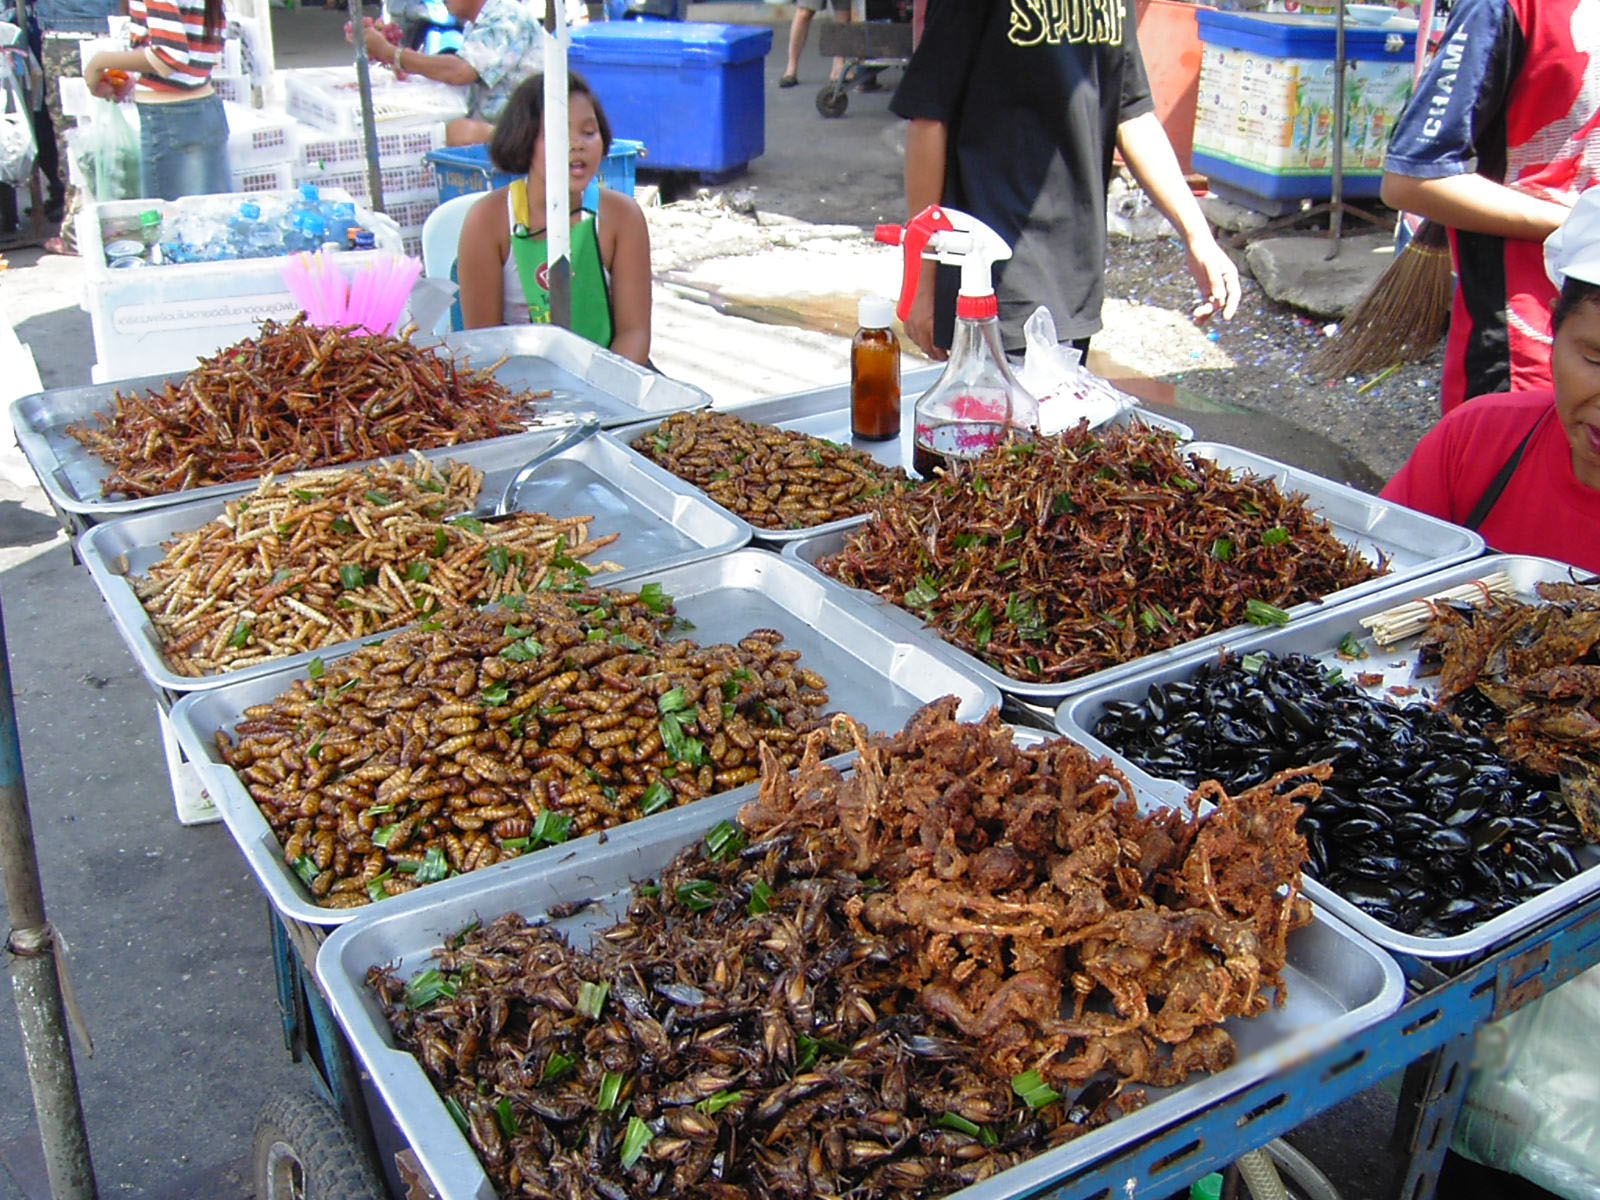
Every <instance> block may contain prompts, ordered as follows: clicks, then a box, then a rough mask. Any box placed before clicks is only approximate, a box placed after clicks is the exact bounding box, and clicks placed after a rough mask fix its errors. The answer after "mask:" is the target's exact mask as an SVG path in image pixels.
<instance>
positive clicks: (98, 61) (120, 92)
mask: <svg viewBox="0 0 1600 1200" xmlns="http://www.w3.org/2000/svg"><path fill="white" fill-rule="evenodd" d="M159 65H160V63H159V60H152V58H151V55H150V52H149V51H148V50H102V51H100V53H98V54H96V55H94V56H93V57H92V58H90V59H89V65H88V66H86V67H84V68H83V81H84V83H86V84H88V85H89V91H90V93H91V94H93V95H96V96H98V97H100V99H102V100H119V99H121V98H122V97H123V96H125V95H127V93H128V91H129V90H130V89H131V88H132V87H133V81H132V80H131V79H130V80H129V81H128V83H127V84H126V85H124V86H123V87H122V88H121V89H118V88H114V87H112V86H111V84H109V83H107V82H105V80H104V76H105V73H106V72H107V71H127V72H129V73H130V74H133V73H148V74H152V75H154V74H158V73H160V74H165V72H158V70H157V68H158V67H159Z"/></svg>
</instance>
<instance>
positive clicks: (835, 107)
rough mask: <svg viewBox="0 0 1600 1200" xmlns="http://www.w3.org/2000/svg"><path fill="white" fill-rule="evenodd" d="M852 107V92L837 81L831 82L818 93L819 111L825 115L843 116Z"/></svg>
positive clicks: (830, 116)
mask: <svg viewBox="0 0 1600 1200" xmlns="http://www.w3.org/2000/svg"><path fill="white" fill-rule="evenodd" d="M849 107H850V93H849V92H848V91H847V90H846V89H845V88H843V87H841V86H840V85H839V84H837V83H830V84H828V85H827V86H826V87H824V88H823V89H822V90H821V91H819V92H818V93H817V111H818V112H819V113H821V114H822V115H823V116H825V117H829V118H832V117H842V116H844V110H845V109H847V108H849Z"/></svg>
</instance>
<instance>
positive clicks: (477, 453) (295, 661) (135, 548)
mask: <svg viewBox="0 0 1600 1200" xmlns="http://www.w3.org/2000/svg"><path fill="white" fill-rule="evenodd" d="M549 440H550V438H549V435H548V433H546V434H542V435H540V437H539V438H538V439H537V440H529V439H527V438H517V439H507V438H496V439H494V440H493V441H487V442H474V443H472V444H470V445H467V446H461V447H457V448H456V451H455V453H453V454H450V455H448V456H446V457H448V458H451V459H454V460H455V461H457V462H464V463H470V464H471V465H472V466H474V467H477V468H478V469H479V470H481V471H483V472H484V483H483V495H485V496H491V497H492V496H495V495H498V494H499V492H500V489H501V488H503V487H504V486H505V485H506V483H507V481H509V480H510V478H511V477H512V475H514V474H515V473H516V471H517V468H518V467H520V466H521V465H522V464H523V463H525V462H527V461H528V459H530V458H532V457H533V456H534V454H536V453H537V452H538V450H539V449H540V447H541V446H542V445H543V444H544V443H545V442H548V441H549ZM228 499H229V498H228V497H222V496H218V497H214V498H212V499H210V500H196V501H192V502H190V503H188V504H176V505H171V506H168V507H166V508H159V509H153V510H151V511H149V512H142V513H133V514H130V515H128V516H124V517H118V518H116V519H115V520H111V521H106V522H103V523H102V524H99V525H95V526H92V527H91V528H90V529H89V530H88V532H86V533H85V534H84V535H83V536H82V537H81V538H80V539H79V540H78V556H79V557H80V558H81V559H83V563H84V565H85V566H86V567H88V568H89V575H90V577H91V578H92V579H93V580H94V582H95V586H96V587H98V588H99V589H100V594H101V595H102V596H103V597H105V602H106V605H107V607H109V608H110V609H111V619H112V622H113V623H114V624H115V625H116V627H117V632H118V633H120V634H121V635H122V640H123V641H125V642H126V643H127V644H128V649H129V650H131V651H132V652H133V657H134V659H135V660H136V661H137V662H138V664H139V669H140V670H141V671H143V672H144V675H145V678H146V679H148V680H149V681H150V683H151V684H152V685H153V686H154V687H156V688H166V689H168V690H169V691H175V692H184V691H193V690H196V689H199V688H208V687H215V686H216V685H217V684H219V683H222V682H225V681H229V682H231V681H235V680H241V679H253V678H255V677H256V676H259V675H267V674H274V673H276V672H278V671H281V670H283V669H285V668H288V667H298V666H300V665H301V664H303V663H307V662H310V661H311V659H313V658H315V657H317V656H318V655H320V656H321V657H323V658H327V657H328V656H329V655H330V654H339V653H342V652H344V651H347V650H351V649H354V648H355V647H356V646H357V645H359V644H360V643H361V642H362V641H368V640H370V637H368V638H360V639H356V640H355V641H350V642H340V643H337V644H335V645H333V646H328V647H324V648H323V649H321V650H315V651H308V652H306V653H304V654H293V655H289V656H287V657H285V658H280V659H277V660H275V661H273V662H268V663H258V664H256V665H253V666H248V667H243V668H241V669H239V670H237V671H224V672H221V673H219V674H212V675H195V676H190V675H179V674H178V673H176V672H175V671H173V670H172V669H171V668H170V667H169V666H168V665H167V662H166V659H165V658H164V657H163V656H162V653H161V647H160V641H159V639H158V638H157V636H156V631H155V628H154V627H153V626H152V625H151V623H150V619H149V616H148V615H147V614H146V613H145V610H144V608H143V606H142V605H140V603H139V599H138V597H137V596H135V595H134V591H133V585H132V584H131V583H130V582H129V580H128V574H129V573H132V574H140V573H142V572H144V571H147V570H148V569H149V568H150V566H151V564H152V563H155V562H157V561H159V560H160V558H161V556H162V544H163V543H164V542H166V541H168V540H170V539H171V538H172V537H174V536H176V535H177V534H179V533H185V532H187V531H189V530H191V529H196V528H198V527H199V526H201V525H204V524H205V523H206V522H207V521H210V520H211V519H212V518H214V517H215V516H216V515H217V514H218V513H220V512H221V511H222V510H223V507H224V506H225V505H226V504H227V502H228ZM517 507H518V508H519V509H520V510H522V511H524V512H544V513H550V514H553V515H555V516H567V515H571V514H576V513H592V514H593V515H594V520H593V521H592V522H591V523H590V526H589V530H590V533H591V534H595V535H600V534H606V533H619V534H621V536H620V537H619V538H618V539H617V540H616V541H615V542H613V543H611V545H609V546H606V547H603V548H602V549H601V550H599V551H597V552H596V553H595V554H594V555H593V556H592V557H591V560H590V563H591V565H592V563H595V562H599V561H601V560H603V559H609V560H611V561H613V562H616V563H620V564H621V565H622V567H623V568H624V569H623V570H622V571H620V572H615V573H613V572H606V573H604V574H603V575H597V576H596V577H595V582H596V583H597V584H603V585H604V586H607V587H610V586H613V585H616V584H620V583H623V582H624V581H626V580H629V579H634V578H637V577H638V576H640V575H642V574H645V573H650V572H659V571H662V570H665V569H667V568H669V567H674V566H677V565H679V564H680V563H686V562H693V561H695V560H696V559H700V558H709V557H711V556H713V555H717V554H724V553H726V552H728V551H730V550H737V549H738V548H739V547H740V546H743V545H744V544H745V543H746V542H748V541H749V540H750V526H749V525H747V524H746V523H745V522H744V521H742V520H740V519H739V518H738V517H735V516H734V515H733V514H732V513H730V512H728V511H727V510H726V509H724V508H722V507H721V506H719V505H716V504H713V503H712V502H711V501H710V500H709V499H707V498H706V497H705V496H704V495H703V494H702V493H700V492H699V491H697V490H696V489H694V488H692V487H690V486H689V485H688V484H686V483H685V482H683V480H681V479H679V478H678V477H677V476H675V475H673V474H672V473H671V472H669V471H664V470H662V469H661V468H660V467H658V466H656V465H655V464H654V463H652V462H649V461H647V460H646V459H644V458H641V457H640V456H639V455H637V454H635V453H633V452H632V451H631V450H629V449H628V448H627V447H625V446H624V445H622V443H620V442H618V441H616V440H615V439H613V438H612V437H610V436H609V435H607V434H603V433H602V434H596V435H595V436H593V437H589V438H587V439H585V440H584V441H583V442H580V443H579V444H578V445H576V446H574V447H573V448H571V449H570V450H567V451H565V452H563V453H562V454H559V455H557V456H556V457H555V458H554V459H551V460H550V461H549V462H547V463H545V464H544V465H543V466H542V467H540V468H539V470H538V472H537V474H535V475H534V476H533V478H532V479H530V480H528V481H527V482H526V483H524V484H523V485H522V486H521V487H520V488H519V489H518V491H517Z"/></svg>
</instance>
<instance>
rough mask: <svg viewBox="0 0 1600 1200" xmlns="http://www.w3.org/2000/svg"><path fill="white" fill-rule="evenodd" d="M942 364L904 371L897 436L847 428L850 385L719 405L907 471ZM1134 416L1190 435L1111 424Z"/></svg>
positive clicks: (791, 533) (780, 532) (760, 535)
mask: <svg viewBox="0 0 1600 1200" xmlns="http://www.w3.org/2000/svg"><path fill="white" fill-rule="evenodd" d="M943 371H944V368H943V367H926V368H922V369H919V370H916V371H912V372H909V373H907V374H906V375H905V376H904V378H903V379H902V380H901V385H900V436H899V437H897V438H886V439H884V440H883V441H871V440H869V439H867V438H858V437H856V436H854V435H853V434H852V433H851V432H850V385H849V384H848V383H840V384H834V385H833V386H831V387H824V388H816V389H814V390H812V391H809V392H795V393H793V394H792V395H788V396H776V397H774V398H772V399H770V400H755V401H752V402H750V403H748V404H740V405H734V406H731V407H728V408H726V409H723V410H722V411H725V412H727V413H730V414H731V415H733V416H736V417H742V418H743V419H744V420H746V421H755V422H758V423H759V424H763V425H776V426H777V427H778V428H779V429H793V430H796V431H797V432H799V433H809V434H810V435H811V436H812V437H819V438H826V439H827V440H828V441H830V442H838V443H839V444H840V445H841V446H848V447H849V448H850V449H852V450H860V451H861V452H862V453H864V454H870V455H871V456H872V457H873V458H874V459H875V460H877V461H878V462H880V463H882V464H883V465H884V466H886V467H903V468H905V470H906V471H907V472H908V473H909V472H910V471H911V437H912V419H911V418H912V412H913V410H914V409H915V408H916V404H917V400H918V399H919V398H920V397H921V396H922V393H923V392H925V391H927V389H928V388H930V387H932V386H933V384H934V383H935V382H936V381H937V380H938V378H939V376H940V375H941V374H943ZM1134 418H1137V419H1139V420H1141V421H1143V422H1144V423H1145V424H1146V425H1150V426H1152V427H1154V428H1156V429H1165V430H1168V431H1169V432H1171V433H1174V434H1176V435H1177V436H1178V438H1179V439H1180V440H1182V441H1185V442H1188V441H1192V440H1193V439H1194V430H1193V429H1191V428H1189V426H1187V425H1185V424H1183V423H1182V422H1180V421H1174V420H1171V419H1170V418H1168V417H1163V416H1160V415H1158V414H1156V413H1153V412H1150V411H1149V410H1147V409H1143V408H1140V409H1135V410H1134V411H1133V412H1132V413H1128V414H1124V415H1123V416H1121V417H1119V418H1117V420H1116V421H1115V422H1113V423H1114V424H1124V423H1126V422H1128V421H1131V420H1133V419H1134ZM660 424H661V422H660V421H658V420H651V421H644V422H640V423H639V424H637V425H629V426H627V427H626V428H625V429H619V430H618V431H617V437H619V438H621V439H622V440H623V441H624V442H626V443H627V444H628V445H630V446H631V445H632V444H633V442H634V439H636V438H638V437H639V436H641V435H642V434H647V433H654V432H655V430H656V427H657V426H658V425H660ZM865 520H867V517H866V516H864V515H863V516H859V517H841V518H839V520H837V521H828V522H826V523H825V524H822V525H812V526H810V527H808V528H801V529H762V528H760V527H756V528H755V530H754V532H755V538H756V541H758V542H760V543H763V544H765V545H776V546H781V545H783V544H784V543H786V542H792V541H797V540H798V539H800V538H806V537H811V536H813V535H816V534H821V533H830V532H832V531H833V530H835V529H850V528H853V527H854V526H856V525H859V524H861V523H862V522H863V521H865Z"/></svg>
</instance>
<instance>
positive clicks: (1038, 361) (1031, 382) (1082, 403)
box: [1017, 305, 1138, 434]
mask: <svg viewBox="0 0 1600 1200" xmlns="http://www.w3.org/2000/svg"><path fill="white" fill-rule="evenodd" d="M1022 332H1023V336H1024V337H1026V338H1027V348H1026V351H1025V354H1024V357H1023V360H1022V367H1021V369H1019V370H1018V371H1017V379H1018V381H1019V382H1021V384H1022V386H1023V387H1025V388H1027V389H1028V391H1029V392H1031V393H1032V394H1033V397H1034V398H1035V399H1036V400H1038V401H1039V432H1040V433H1043V434H1051V433H1060V432H1061V431H1062V430H1063V429H1070V428H1072V426H1074V425H1076V424H1077V423H1078V422H1079V421H1084V420H1087V421H1088V422H1089V427H1090V428H1091V429H1093V428H1094V427H1095V426H1097V425H1104V424H1105V423H1106V422H1107V421H1110V420H1113V419H1114V418H1116V417H1118V416H1120V415H1121V414H1122V413H1125V412H1127V411H1128V410H1129V409H1131V408H1133V407H1134V405H1135V404H1137V403H1138V401H1137V400H1135V399H1134V398H1133V397H1132V396H1130V395H1128V393H1126V392H1123V391H1119V390H1118V389H1116V388H1114V387H1112V386H1111V385H1110V384H1109V383H1107V382H1106V381H1105V380H1104V379H1101V378H1100V376H1098V375H1096V374H1095V373H1094V372H1093V371H1091V370H1089V368H1088V367H1085V366H1084V365H1083V364H1082V363H1080V362H1078V361H1077V355H1076V353H1075V352H1074V351H1073V350H1072V349H1071V348H1070V347H1069V348H1067V349H1062V347H1061V345H1060V343H1059V342H1058V341H1057V340H1056V322H1055V318H1054V317H1052V316H1051V315H1050V310H1049V309H1048V308H1045V307H1044V306H1043V305H1040V306H1039V307H1038V308H1036V309H1034V310H1033V315H1032V316H1031V317H1029V318H1028V321H1027V324H1025V325H1024V326H1023V327H1022Z"/></svg>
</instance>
